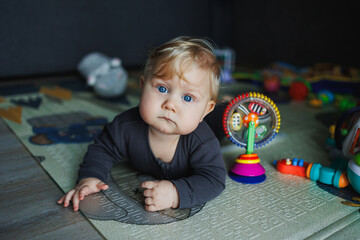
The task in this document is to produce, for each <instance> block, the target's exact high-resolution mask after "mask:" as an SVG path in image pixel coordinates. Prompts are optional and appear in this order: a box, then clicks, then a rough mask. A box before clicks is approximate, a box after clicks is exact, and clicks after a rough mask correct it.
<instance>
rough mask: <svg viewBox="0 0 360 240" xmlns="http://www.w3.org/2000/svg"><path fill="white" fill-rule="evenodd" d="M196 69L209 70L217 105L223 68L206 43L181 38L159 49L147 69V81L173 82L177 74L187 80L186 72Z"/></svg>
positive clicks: (211, 92) (205, 41)
mask: <svg viewBox="0 0 360 240" xmlns="http://www.w3.org/2000/svg"><path fill="white" fill-rule="evenodd" d="M194 64H195V65H196V66H197V67H199V68H201V69H202V70H206V71H207V72H208V74H209V80H210V96H211V99H212V100H214V101H216V100H217V96H218V92H219V85H220V65H219V64H218V62H217V60H216V57H215V55H214V48H213V46H212V45H211V43H210V42H209V41H207V40H205V39H200V38H191V37H184V36H182V37H178V38H175V39H173V40H170V41H169V42H166V43H164V44H162V45H160V46H159V47H157V48H155V49H154V50H153V51H152V52H151V53H150V54H149V58H148V60H147V62H146V65H145V70H144V77H145V80H146V81H147V80H148V79H151V78H153V77H158V78H161V79H170V78H172V77H173V76H174V74H176V75H177V76H178V77H179V79H183V80H185V81H187V80H186V79H185V78H184V76H183V75H184V73H185V72H186V70H187V69H188V68H189V67H191V66H193V65H194Z"/></svg>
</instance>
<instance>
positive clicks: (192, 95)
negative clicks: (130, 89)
mask: <svg viewBox="0 0 360 240" xmlns="http://www.w3.org/2000/svg"><path fill="white" fill-rule="evenodd" d="M219 75H220V68H219V65H218V64H217V62H216V58H215V56H214V54H213V48H212V46H211V44H210V43H209V42H208V41H206V40H204V39H196V38H190V37H179V38H176V39H173V40H171V41H169V42H167V43H165V44H163V45H161V46H159V47H157V48H155V49H154V50H153V51H152V52H151V53H150V56H149V58H148V60H147V63H146V66H145V71H144V76H142V77H141V79H140V87H141V100H140V105H139V106H138V107H136V108H133V109H129V110H127V111H125V112H123V113H121V114H119V115H118V116H117V117H115V119H114V120H113V121H112V122H111V123H110V124H108V125H106V126H105V128H104V130H103V132H102V133H101V134H100V135H99V136H98V137H96V138H95V142H94V143H93V144H91V145H89V147H88V151H87V153H86V154H85V156H84V161H83V163H82V164H81V165H80V170H79V173H78V179H79V181H78V183H77V185H76V186H75V188H74V189H72V190H70V191H69V192H67V193H66V194H65V195H64V196H63V197H62V198H60V200H59V201H58V203H59V204H64V206H65V207H67V206H68V205H69V202H70V201H72V204H73V208H74V211H77V210H78V209H79V201H81V200H83V199H84V197H85V196H86V195H88V194H91V193H95V192H99V191H100V190H106V189H108V187H109V186H108V185H107V184H106V183H105V182H106V179H107V177H108V174H109V172H110V170H111V168H112V166H113V165H114V164H115V163H117V162H121V161H123V160H125V159H129V161H130V164H131V165H132V166H133V167H134V168H135V169H136V170H138V171H140V172H143V173H148V174H150V175H152V176H153V177H155V178H156V179H160V180H158V181H146V182H143V183H142V184H141V187H142V188H144V189H145V190H144V193H143V194H144V197H145V209H146V210H147V211H158V210H162V209H166V208H190V207H193V206H196V205H200V204H203V203H205V202H208V201H209V200H211V199H213V198H215V197H217V196H218V195H219V194H220V193H221V192H222V191H223V190H224V188H225V177H226V171H225V166H224V162H223V159H222V155H221V152H220V145H219V142H218V140H217V138H216V137H215V135H214V133H213V132H212V130H211V129H210V127H209V126H208V125H207V123H206V122H205V121H203V119H204V117H205V116H206V115H207V114H209V113H210V112H211V111H212V110H213V109H214V107H215V103H216V101H217V94H218V89H219Z"/></svg>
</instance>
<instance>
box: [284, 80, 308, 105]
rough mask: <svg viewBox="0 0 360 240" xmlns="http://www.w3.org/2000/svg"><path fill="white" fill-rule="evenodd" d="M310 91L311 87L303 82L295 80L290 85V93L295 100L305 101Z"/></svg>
mask: <svg viewBox="0 0 360 240" xmlns="http://www.w3.org/2000/svg"><path fill="white" fill-rule="evenodd" d="M308 93H309V88H308V87H307V86H306V84H305V83H303V82H293V83H291V85H290V89H289V95H290V97H291V98H292V99H293V100H295V101H303V100H305V98H306V97H307V95H308Z"/></svg>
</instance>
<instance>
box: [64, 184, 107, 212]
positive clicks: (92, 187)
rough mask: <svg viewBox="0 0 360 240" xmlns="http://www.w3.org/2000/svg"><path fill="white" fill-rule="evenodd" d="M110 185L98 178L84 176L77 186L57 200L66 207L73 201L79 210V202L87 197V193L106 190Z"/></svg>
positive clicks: (75, 208) (75, 209) (75, 207)
mask: <svg viewBox="0 0 360 240" xmlns="http://www.w3.org/2000/svg"><path fill="white" fill-rule="evenodd" d="M108 188H109V186H108V185H106V184H105V183H103V182H102V181H101V180H99V179H97V178H83V179H81V180H80V181H79V183H78V184H77V185H76V187H75V188H74V189H72V190H70V191H69V192H67V193H66V194H64V196H62V198H60V199H59V201H58V202H57V203H58V204H63V203H64V207H67V206H69V202H70V200H71V201H72V204H73V207H74V211H77V210H79V202H80V201H81V200H83V199H84V198H85V196H86V195H89V194H92V193H96V192H100V190H106V189H108Z"/></svg>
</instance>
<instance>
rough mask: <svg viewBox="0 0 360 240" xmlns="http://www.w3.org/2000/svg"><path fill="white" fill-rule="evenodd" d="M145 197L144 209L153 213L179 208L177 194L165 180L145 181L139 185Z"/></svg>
mask: <svg viewBox="0 0 360 240" xmlns="http://www.w3.org/2000/svg"><path fill="white" fill-rule="evenodd" d="M141 187H142V188H146V190H145V191H144V196H145V204H146V205H145V209H146V210H147V211H150V212H153V211H158V210H162V209H166V208H177V207H179V194H178V192H177V189H176V187H175V185H174V184H173V183H172V182H170V181H167V180H161V181H146V182H143V183H142V184H141Z"/></svg>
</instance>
